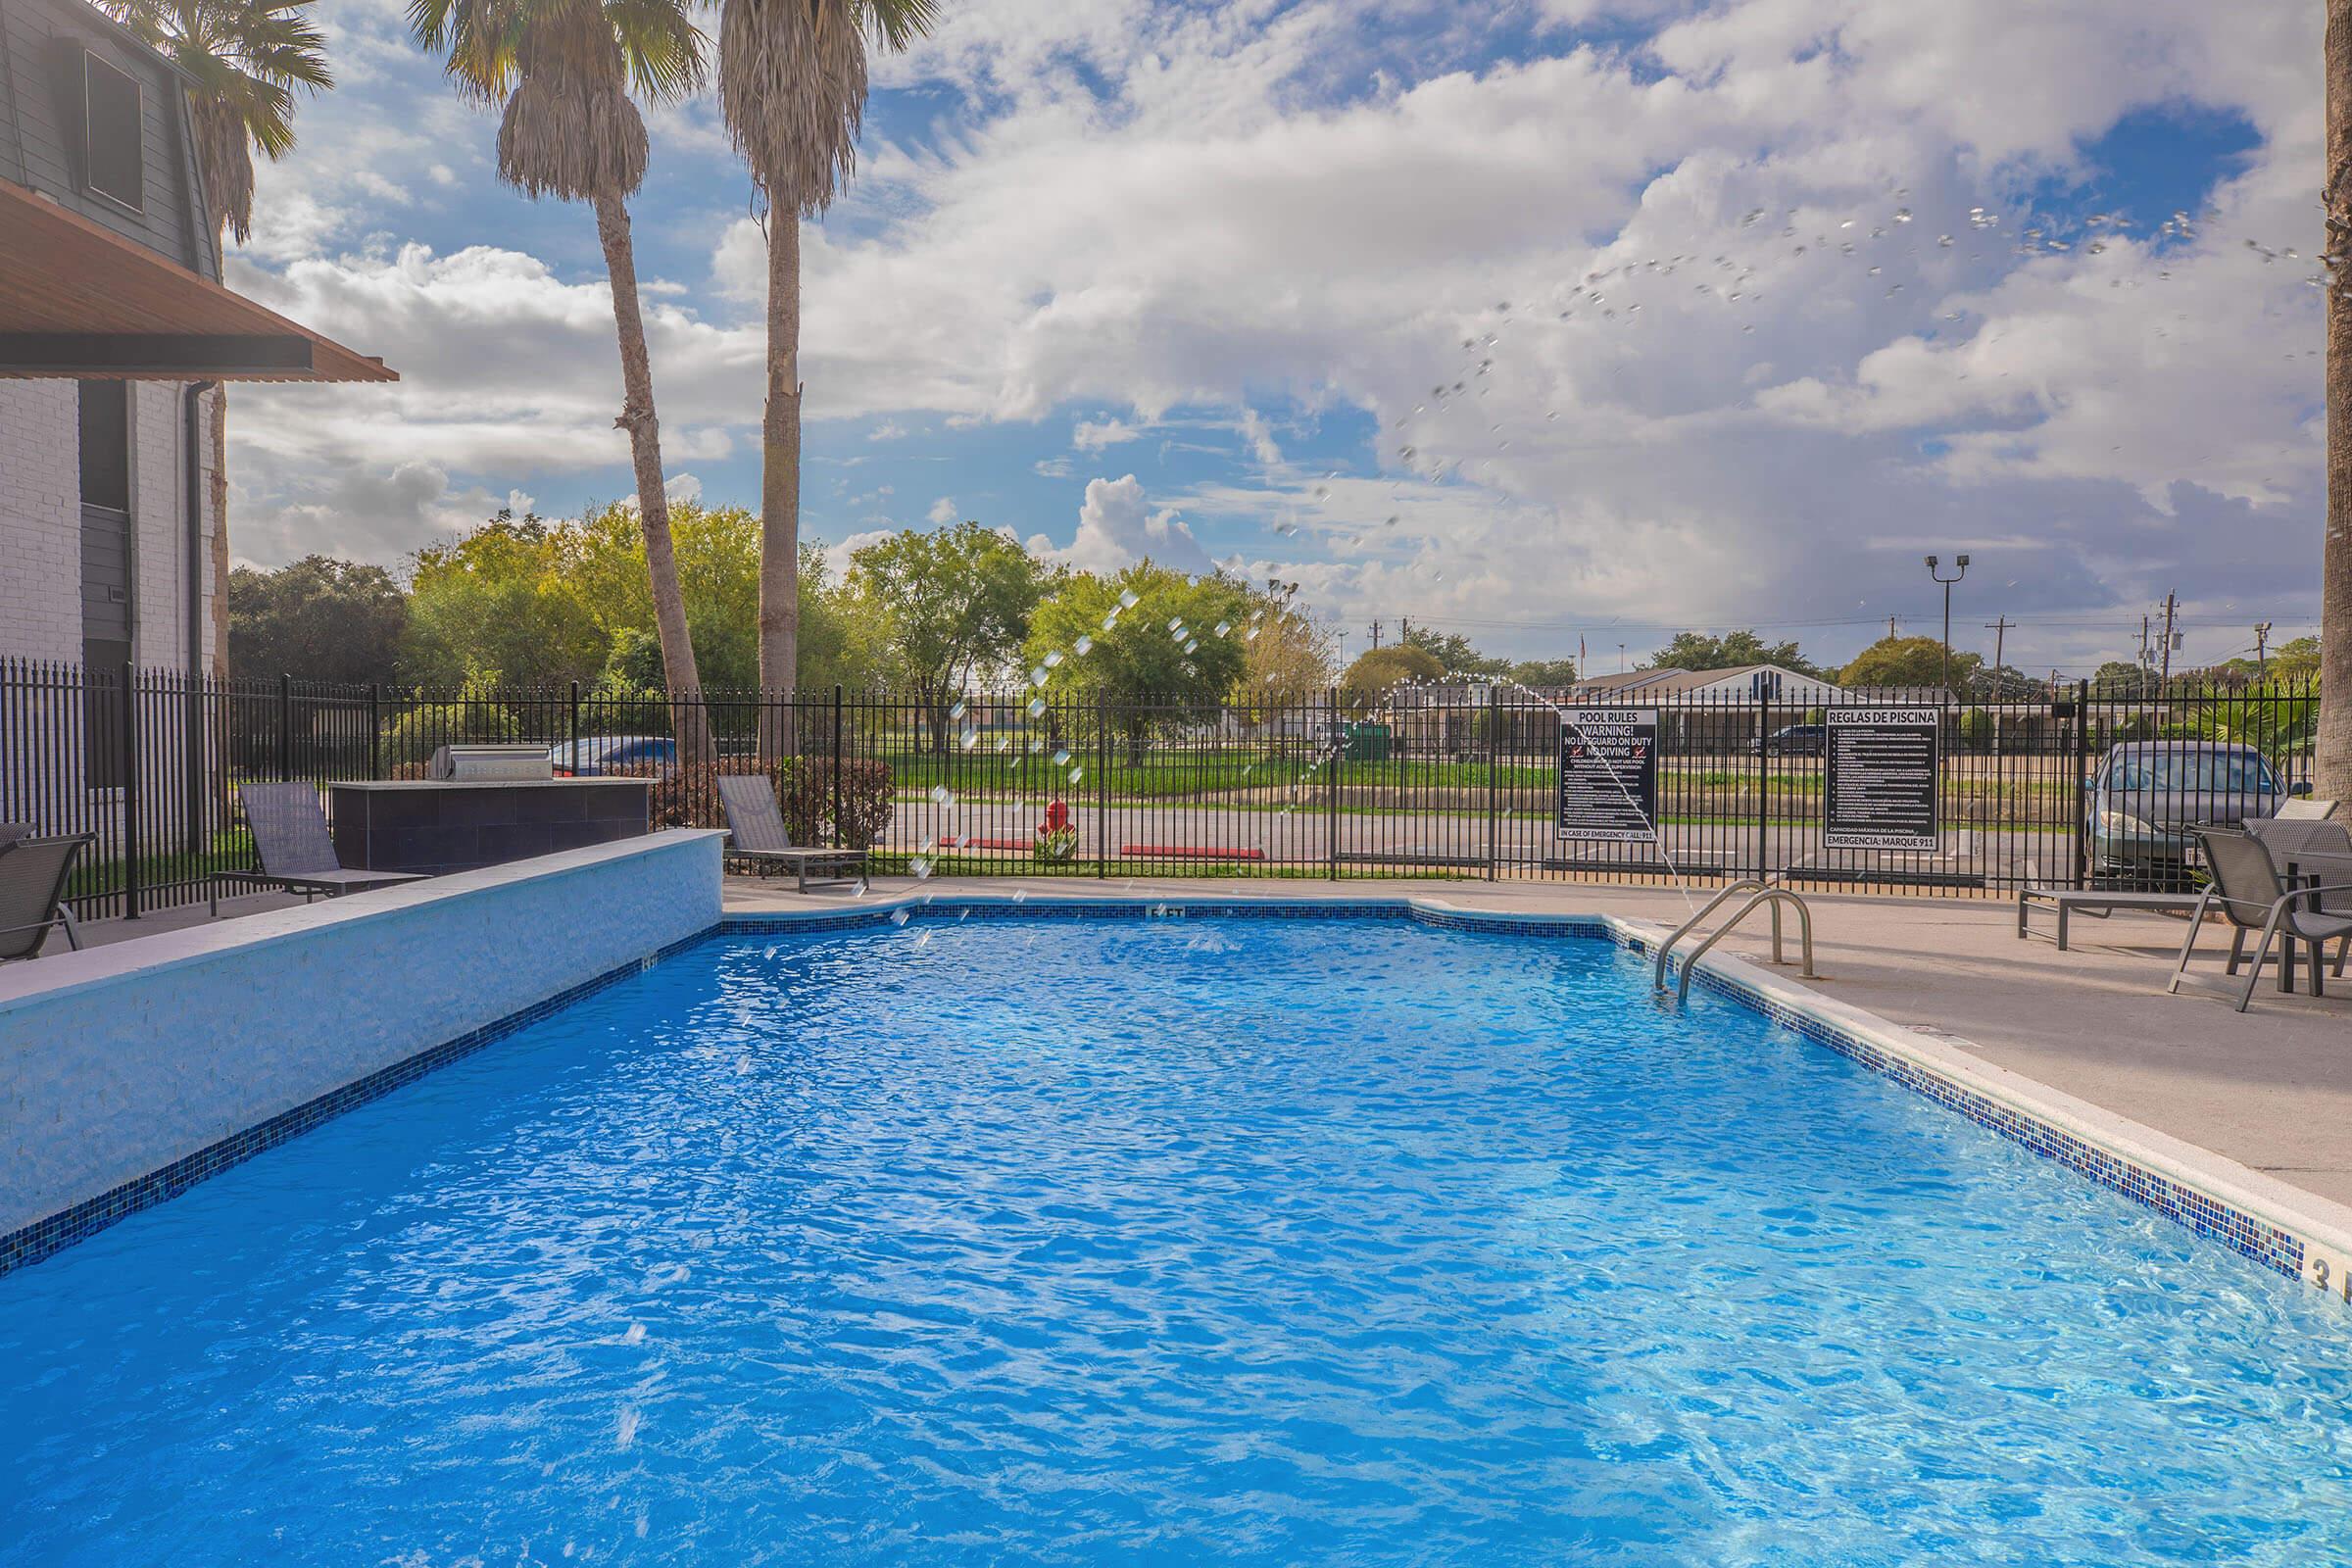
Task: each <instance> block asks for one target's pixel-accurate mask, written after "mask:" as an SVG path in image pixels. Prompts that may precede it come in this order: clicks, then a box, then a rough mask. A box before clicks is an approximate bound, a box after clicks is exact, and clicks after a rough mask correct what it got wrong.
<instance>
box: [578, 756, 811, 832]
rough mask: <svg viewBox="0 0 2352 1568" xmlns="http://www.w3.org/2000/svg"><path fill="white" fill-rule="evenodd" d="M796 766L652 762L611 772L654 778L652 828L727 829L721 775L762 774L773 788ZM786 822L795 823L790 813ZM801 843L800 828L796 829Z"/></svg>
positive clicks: (752, 760) (728, 760) (725, 760)
mask: <svg viewBox="0 0 2352 1568" xmlns="http://www.w3.org/2000/svg"><path fill="white" fill-rule="evenodd" d="M791 766H792V760H791V759H789V758H788V759H786V760H785V761H784V762H783V763H782V764H781V766H780V767H770V766H766V765H763V764H762V763H761V762H760V759H758V758H756V757H722V758H720V759H719V760H717V761H715V762H686V763H682V764H680V765H678V766H675V767H659V766H656V765H654V764H652V763H648V762H637V763H631V764H629V765H627V766H624V767H615V768H611V769H609V770H607V776H610V777H613V778H650V779H652V780H653V781H654V788H653V791H652V799H651V800H649V801H648V802H647V803H646V809H647V813H648V814H649V815H650V816H651V818H652V826H653V827H654V828H656V829H657V830H659V829H661V828H665V827H725V826H726V825H727V817H726V812H724V811H723V810H721V809H719V805H718V785H717V784H716V783H715V782H714V780H716V779H718V778H719V777H721V776H728V777H732V776H734V775H736V774H741V773H755V774H760V775H763V776H765V777H766V778H767V780H768V781H769V783H770V785H771V786H775V785H778V784H780V783H781V777H782V774H783V772H784V770H785V769H789V768H790V767H791ZM784 819H785V821H787V822H790V821H791V820H792V817H791V814H790V813H789V812H787V813H786V815H785V818H784ZM793 832H794V834H795V836H796V837H795V842H798V834H799V832H800V829H799V828H797V827H796V828H794V829H793Z"/></svg>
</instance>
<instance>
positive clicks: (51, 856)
mask: <svg viewBox="0 0 2352 1568" xmlns="http://www.w3.org/2000/svg"><path fill="white" fill-rule="evenodd" d="M96 842H97V838H96V835H94V834H89V833H61V834H58V835H56V836H54V837H50V838H43V837H41V836H40V835H38V834H36V833H34V832H33V830H32V828H31V826H30V824H28V823H24V822H0V962H4V961H6V960H8V959H10V958H30V957H35V956H38V955H39V954H40V951H41V945H42V944H43V943H45V942H47V941H48V940H49V933H50V931H51V929H53V928H57V929H62V930H64V932H65V933H66V945H67V946H68V947H70V948H75V949H78V948H79V947H80V946H81V932H80V930H79V929H78V928H76V927H75V925H74V923H73V910H72V909H69V908H67V907H66V883H67V881H68V879H69V878H71V877H72V876H73V860H74V858H75V857H76V856H78V855H80V854H81V852H82V850H83V849H84V848H85V847H87V846H88V845H91V844H94V843H96Z"/></svg>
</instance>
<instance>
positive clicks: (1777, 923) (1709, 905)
mask: <svg viewBox="0 0 2352 1568" xmlns="http://www.w3.org/2000/svg"><path fill="white" fill-rule="evenodd" d="M1769 886H1771V884H1770V883H1768V882H1765V881H1764V880H1763V879H1762V878H1760V877H1752V876H1743V877H1741V878H1740V880H1739V881H1737V882H1730V883H1726V884H1725V885H1724V888H1723V891H1722V892H1720V893H1718V894H1716V895H1715V896H1714V897H1713V898H1711V899H1709V900H1708V901H1707V902H1706V903H1705V904H1704V905H1703V906H1701V907H1700V908H1699V911H1698V912H1697V913H1696V914H1694V915H1692V916H1691V918H1690V919H1688V920H1685V921H1684V922H1683V923H1682V924H1681V925H1678V926H1676V927H1675V928H1674V934H1673V935H1672V936H1670V937H1668V938H1667V939H1666V940H1665V941H1663V942H1661V943H1659V944H1658V961H1657V965H1656V967H1655V968H1654V969H1652V970H1651V972H1650V977H1649V989H1650V990H1652V991H1663V990H1665V989H1666V956H1667V955H1668V954H1669V953H1672V952H1673V951H1674V945H1675V944H1676V943H1677V942H1680V941H1682V940H1683V938H1685V937H1687V936H1689V935H1690V934H1691V931H1692V930H1693V929H1695V928H1696V927H1697V925H1698V923H1699V922H1700V921H1701V920H1704V919H1705V918H1706V917H1707V916H1708V915H1710V914H1713V913H1714V912H1715V911H1716V910H1717V909H1720V908H1722V907H1723V901H1724V900H1726V899H1728V898H1731V897H1732V896H1733V895H1734V894H1739V893H1761V892H1762V891H1764V889H1765V888H1767V887H1769ZM1735 918H1737V917H1735ZM1772 961H1773V962H1775V963H1778V962H1780V961H1781V909H1780V906H1779V905H1777V904H1776V905H1774V906H1773V909H1772Z"/></svg>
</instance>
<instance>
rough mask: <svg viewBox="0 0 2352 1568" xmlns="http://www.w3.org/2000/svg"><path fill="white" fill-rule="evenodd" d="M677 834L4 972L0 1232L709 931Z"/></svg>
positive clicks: (695, 835) (701, 883)
mask: <svg viewBox="0 0 2352 1568" xmlns="http://www.w3.org/2000/svg"><path fill="white" fill-rule="evenodd" d="M722 837H723V835H721V834H718V833H714V832H705V831H695V830H684V831H674V832H665V833H657V834H654V835H652V836H650V837H647V838H641V839H630V840H624V841H622V842H619V843H615V844H603V845H597V846H594V847H592V848H589V849H581V850H570V851H566V852H564V853H563V854H560V855H550V856H543V857H541V858H536V859H531V860H523V861H518V862H515V864H511V865H504V866H493V867H490V868H488V869H485V870H480V871H467V872H463V873H460V874H458V875H455V876H447V877H437V878H434V879H433V880H431V881H428V882H419V883H416V884H413V885H411V886H407V887H401V888H389V889H384V890H382V891H379V892H374V893H362V894H355V895H353V896H351V897H349V898H344V899H334V900H321V901H319V903H316V904H312V905H308V906H305V907H300V908H287V909H278V910H273V911H271V912H270V913H266V914H254V915H247V916H245V917H243V918H241V919H233V920H222V921H218V922H216V923H214V924H211V925H203V926H195V927H190V928H187V929H184V930H178V931H170V932H164V933H161V934H158V935H156V936H153V937H147V938H143V939H140V940H138V941H133V942H120V943H114V944H110V945H109V946H106V947H103V948H93V949H89V950H86V951H84V952H81V953H72V954H64V955H57V956H49V957H43V958H39V959H35V960H33V961H31V962H28V963H19V964H11V965H8V966H7V967H5V968H0V1236H6V1235H8V1234H9V1233H10V1232H12V1231H15V1230H17V1229H19V1228H20V1227H23V1226H26V1225H29V1224H32V1223H33V1222H35V1221H37V1220H41V1219H44V1218H47V1217H48V1216H50V1215H53V1214H57V1213H59V1212H60V1211H62V1210H64V1209H67V1208H70V1207H72V1206H73V1205H74V1204H77V1203H82V1202H85V1201H89V1200H91V1199H94V1198H96V1197H98V1196H100V1195H102V1194H105V1193H108V1192H111V1191H112V1190H114V1189H115V1188H117V1187H120V1186H121V1185H122V1184H123V1183H125V1182H128V1181H132V1180H135V1179H137V1178H139V1177H141V1176H144V1175H146V1174H148V1173H149V1172H152V1171H156V1170H159V1169H161V1168H162V1167H164V1166H166V1165H169V1164H170V1163H172V1161H173V1160H175V1159H179V1158H181V1157H182V1156H184V1155H188V1154H192V1153H194V1152H197V1151H199V1150H202V1149H205V1148H207V1147H209V1146H211V1145H214V1144H217V1143H219V1142H220V1141H221V1140H222V1139H226V1138H229V1137H232V1136H234V1135H236V1134H239V1133H241V1132H244V1131H246V1130H247V1129H250V1128H253V1127H256V1126H259V1125H261V1124H262V1123H265V1122H267V1121H269V1119H270V1117H272V1116H275V1115H278V1114H279V1113H281V1112H284V1111H287V1110H291V1109H293V1108H294V1107H296V1106H298V1105H302V1104H306V1103H309V1102H311V1101H313V1100H316V1099H318V1098H319V1096H321V1095H325V1094H329V1093H332V1092H333V1091H335V1090H337V1089H341V1088H343V1087H345V1086H347V1085H349V1084H352V1083H354V1082H356V1081H357V1080H360V1079H363V1078H365V1077H367V1076H368V1074H369V1073H372V1072H376V1071H378V1070H380V1069H383V1068H386V1067H389V1066H392V1065H394V1064H396V1063H398V1062H400V1061H403V1060H406V1059H407V1058H409V1057H411V1056H414V1055H416V1054H418V1053H419V1052H421V1051H424V1050H426V1049H428V1048H431V1047H433V1046H436V1045H438V1044H440V1043H442V1042H444V1041H449V1040H453V1039H456V1038H458V1037H460V1036H463V1035H465V1034H466V1033H468V1032H469V1031H472V1030H475V1029H479V1028H482V1027H483V1026H485V1025H488V1024H491V1023H495V1022H497V1021H499V1020H500V1019H503V1018H507V1017H509V1016H511V1015H513V1014H514V1013H516V1012H518V1011H521V1010H522V1009H524V1008H527V1007H529V1006H531V1005H534V1004H536V1003H539V1002H542V1001H545V1000H546V999H547V998H550V997H553V996H556V995H558V994H560V993H562V992H564V991H566V990H568V989H570V988H571V987H574V986H577V985H581V984H583V983H585V982H587V981H590V980H593V979H595V978H597V977H598V976H600V975H604V974H608V973H610V972H611V971H612V970H613V969H615V968H617V967H620V966H622V965H625V964H628V963H630V962H632V961H634V960H637V959H641V958H643V957H645V956H649V955H651V954H654V953H657V952H659V951H660V950H662V948H664V947H667V946H668V945H670V944H672V943H674V942H679V941H683V940H685V939H686V938H689V937H692V936H694V935H696V934H697V933H699V932H702V931H707V930H709V929H710V928H711V926H712V925H713V924H715V923H716V921H717V920H718V918H719V898H720V874H719V850H720V844H721V840H722Z"/></svg>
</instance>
